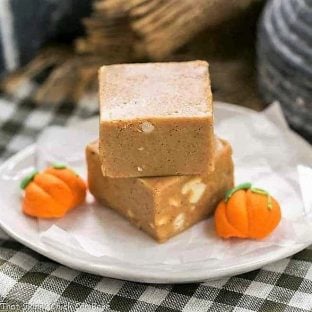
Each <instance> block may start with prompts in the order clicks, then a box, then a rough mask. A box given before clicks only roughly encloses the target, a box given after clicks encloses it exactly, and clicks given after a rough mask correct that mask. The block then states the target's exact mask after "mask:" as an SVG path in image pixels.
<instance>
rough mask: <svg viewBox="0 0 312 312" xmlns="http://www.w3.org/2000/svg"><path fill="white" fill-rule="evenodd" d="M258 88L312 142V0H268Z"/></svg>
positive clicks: (261, 27)
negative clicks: (278, 106) (276, 102)
mask: <svg viewBox="0 0 312 312" xmlns="http://www.w3.org/2000/svg"><path fill="white" fill-rule="evenodd" d="M257 53H258V73H259V87H260V92H261V94H262V96H263V98H264V100H265V101H266V102H268V103H270V102H272V101H275V100H278V101H279V102H280V103H281V105H282V108H283V111H284V113H285V116H286V118H287V120H288V122H289V124H290V125H291V126H292V127H293V128H294V129H295V130H297V131H298V132H299V133H301V134H302V135H303V136H305V137H306V138H307V139H308V140H309V141H310V142H311V141H312V1H311V0H286V1H285V0H270V1H268V3H267V5H266V7H265V9H264V13H263V15H262V18H261V20H260V24H259V28H258V47H257Z"/></svg>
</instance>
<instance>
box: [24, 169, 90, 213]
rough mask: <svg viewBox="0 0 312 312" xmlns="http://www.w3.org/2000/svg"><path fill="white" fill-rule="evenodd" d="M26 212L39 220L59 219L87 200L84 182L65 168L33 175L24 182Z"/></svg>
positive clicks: (47, 170)
mask: <svg viewBox="0 0 312 312" xmlns="http://www.w3.org/2000/svg"><path fill="white" fill-rule="evenodd" d="M21 188H22V189H24V190H25V194H24V199H23V206H22V209H23V212H24V213H25V214H27V215H29V216H32V217H38V218H60V217H62V216H64V215H65V214H66V212H67V211H69V210H70V209H72V208H74V207H75V206H78V205H79V204H81V203H82V202H83V201H84V200H85V197H86V184H85V182H84V181H83V180H82V179H81V178H80V177H79V176H78V175H77V174H76V173H75V172H74V171H72V170H71V169H68V168H66V167H65V166H63V165H55V166H53V167H49V168H47V169H46V170H44V171H43V172H37V171H36V172H34V173H32V174H31V175H29V176H27V177H26V178H25V179H24V180H23V181H22V182H21Z"/></svg>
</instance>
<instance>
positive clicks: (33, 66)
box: [1, 1, 265, 110]
mask: <svg viewBox="0 0 312 312" xmlns="http://www.w3.org/2000/svg"><path fill="white" fill-rule="evenodd" d="M261 7H262V5H260V2H258V1H257V4H256V5H254V6H252V7H251V8H250V9H249V10H246V11H245V12H244V13H243V14H240V15H239V16H238V17H235V18H232V19H230V20H228V21H227V22H226V23H222V24H221V25H219V26H214V27H210V28H207V29H205V31H203V32H201V33H199V34H198V35H196V36H194V38H192V39H191V40H190V41H189V42H188V43H187V44H186V45H184V46H183V47H182V48H180V49H179V50H178V51H177V52H175V53H174V54H172V55H170V56H167V57H165V58H163V59H162V60H163V61H172V60H181V61H182V60H194V59H205V60H207V61H208V62H209V63H210V73H211V79H212V88H213V95H214V99H215V100H219V101H224V102H230V103H234V104H238V105H243V106H246V107H250V108H252V109H255V110H261V109H262V108H263V107H264V106H265V104H264V102H263V101H262V100H261V99H260V96H259V94H258V92H257V82H256V65H255V41H256V34H255V33H256V32H255V30H256V22H257V19H258V16H259V12H260V10H261ZM107 52H108V53H107V54H88V53H83V54H79V53H77V50H73V49H71V48H69V47H60V46H56V47H55V46H54V47H47V48H45V49H43V51H42V52H41V53H40V54H39V55H38V56H37V57H36V58H35V59H34V60H33V61H32V62H31V63H30V64H29V65H28V66H26V67H25V68H23V69H21V70H20V71H19V72H17V73H14V74H12V75H9V76H8V77H7V78H6V79H5V80H4V81H2V83H1V87H2V89H3V90H4V92H6V93H8V94H10V95H12V96H17V95H20V94H22V92H21V89H22V88H23V86H25V85H27V84H29V82H32V81H34V80H35V81H36V84H37V83H38V82H39V84H40V85H39V87H38V88H34V91H33V93H32V96H31V97H32V99H33V100H34V101H36V102H37V103H38V104H46V103H48V104H52V105H53V104H56V103H59V102H62V101H70V102H79V101H80V100H81V99H82V98H85V97H86V96H89V97H90V96H91V97H93V98H95V97H94V95H96V92H97V69H98V67H99V66H101V65H102V64H112V63H122V62H124V63H126V62H133V61H136V62H137V61H141V62H146V61H153V60H152V59H150V58H141V59H133V56H132V55H131V54H125V55H114V51H111V52H110V53H109V51H107Z"/></svg>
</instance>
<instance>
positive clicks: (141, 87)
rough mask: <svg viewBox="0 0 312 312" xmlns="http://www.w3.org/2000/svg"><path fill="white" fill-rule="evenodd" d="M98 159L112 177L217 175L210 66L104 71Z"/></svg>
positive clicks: (124, 66)
mask: <svg viewBox="0 0 312 312" xmlns="http://www.w3.org/2000/svg"><path fill="white" fill-rule="evenodd" d="M99 93H100V157H101V162H102V170H103V174H104V175H105V176H109V177H146V176H167V175H194V174H200V173H201V172H206V171H207V166H208V169H209V170H210V171H212V170H213V153H214V144H213V143H214V136H213V113H212V95H211V88H210V79H209V73H208V63H207V62H205V61H192V62H179V63H146V64H122V65H109V66H103V67H101V69H100V71H99Z"/></svg>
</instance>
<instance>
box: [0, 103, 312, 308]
mask: <svg viewBox="0 0 312 312" xmlns="http://www.w3.org/2000/svg"><path fill="white" fill-rule="evenodd" d="M93 107H94V106H93ZM94 113H95V111H94V110H93V111H92V109H91V110H86V109H85V108H83V107H82V106H76V105H74V104H73V103H63V104H62V105H60V106H57V107H55V106H54V107H51V106H41V107H36V105H35V104H34V103H32V102H31V101H29V100H27V99H23V100H18V101H17V100H15V101H11V100H9V99H6V98H4V97H2V98H1V97H0V158H1V161H3V160H5V159H6V158H8V157H9V156H11V155H12V154H14V153H15V152H17V151H20V150H21V149H22V148H23V147H25V146H27V145H29V144H30V143H32V142H34V140H35V138H36V136H37V135H38V133H40V131H41V130H42V129H43V128H45V127H46V126H48V125H52V124H58V125H65V124H66V123H68V122H69V121H70V120H73V119H78V120H79V119H83V118H86V117H89V116H91V115H92V114H94ZM0 196H1V195H0ZM4 208H5V207H1V209H4ZM0 311H80V312H82V311H85V312H89V311H96V312H99V311H133V312H135V311H137V312H140V311H147V312H148V311H159V312H161V311H163V312H174V311H184V312H196V311H198V312H200V311H215V312H218V311H220V312H224V311H246V312H247V311H261V312H265V311H267V312H272V311H289V312H292V311H312V247H310V248H308V249H305V250H304V251H302V252H300V253H298V254H296V255H295V256H293V257H291V258H287V259H283V260H281V261H278V262H276V263H274V264H271V265H267V266H265V267H264V268H263V269H261V270H257V271H253V272H250V273H247V274H242V275H239V276H236V277H231V278H225V279H222V280H219V281H210V282H207V283H201V284H184V285H156V284H140V283H133V282H126V281H121V280H114V279H110V278H103V277H99V276H95V275H91V274H86V273H82V272H79V271H75V270H72V269H70V268H67V267H64V266H62V265H59V264H57V263H55V262H53V261H51V260H49V259H47V258H45V257H43V256H41V255H39V254H37V253H35V252H34V251H32V250H30V249H28V248H26V247H24V246H23V245H21V244H19V243H17V242H15V241H13V240H10V239H9V238H8V237H5V235H4V234H3V235H2V239H1V240H0Z"/></svg>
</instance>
